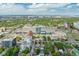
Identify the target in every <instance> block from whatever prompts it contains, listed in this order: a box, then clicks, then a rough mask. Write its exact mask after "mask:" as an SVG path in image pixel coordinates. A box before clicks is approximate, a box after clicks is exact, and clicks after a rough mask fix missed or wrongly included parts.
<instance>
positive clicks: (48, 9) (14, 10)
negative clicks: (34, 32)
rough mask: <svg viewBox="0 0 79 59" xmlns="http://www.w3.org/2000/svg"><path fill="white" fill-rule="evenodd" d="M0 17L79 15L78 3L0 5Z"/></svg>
mask: <svg viewBox="0 0 79 59" xmlns="http://www.w3.org/2000/svg"><path fill="white" fill-rule="evenodd" d="M0 15H67V16H75V15H79V4H78V3H50V4H49V3H0Z"/></svg>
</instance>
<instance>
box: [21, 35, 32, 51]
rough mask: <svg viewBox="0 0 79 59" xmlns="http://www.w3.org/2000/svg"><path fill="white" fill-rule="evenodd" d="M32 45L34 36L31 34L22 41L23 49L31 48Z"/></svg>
mask: <svg viewBox="0 0 79 59" xmlns="http://www.w3.org/2000/svg"><path fill="white" fill-rule="evenodd" d="M31 46H32V37H31V36H27V37H25V38H24V40H23V41H22V43H21V46H20V48H21V51H22V50H24V49H25V48H27V47H28V48H30V47H31Z"/></svg>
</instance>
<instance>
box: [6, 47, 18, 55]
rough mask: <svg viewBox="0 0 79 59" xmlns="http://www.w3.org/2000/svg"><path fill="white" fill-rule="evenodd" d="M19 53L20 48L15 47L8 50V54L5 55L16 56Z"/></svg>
mask: <svg viewBox="0 0 79 59" xmlns="http://www.w3.org/2000/svg"><path fill="white" fill-rule="evenodd" d="M18 52H19V48H18V47H16V46H14V47H11V48H9V49H8V51H7V53H6V54H5V55H6V56H15V55H17V54H18Z"/></svg>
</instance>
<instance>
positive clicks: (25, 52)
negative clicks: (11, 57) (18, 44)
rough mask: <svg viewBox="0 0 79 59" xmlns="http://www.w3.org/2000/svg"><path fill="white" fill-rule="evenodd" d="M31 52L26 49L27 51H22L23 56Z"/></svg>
mask: <svg viewBox="0 0 79 59" xmlns="http://www.w3.org/2000/svg"><path fill="white" fill-rule="evenodd" d="M29 52H30V49H29V48H26V49H25V50H23V51H22V53H21V55H23V56H26V55H27V54H28V53H29Z"/></svg>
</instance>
